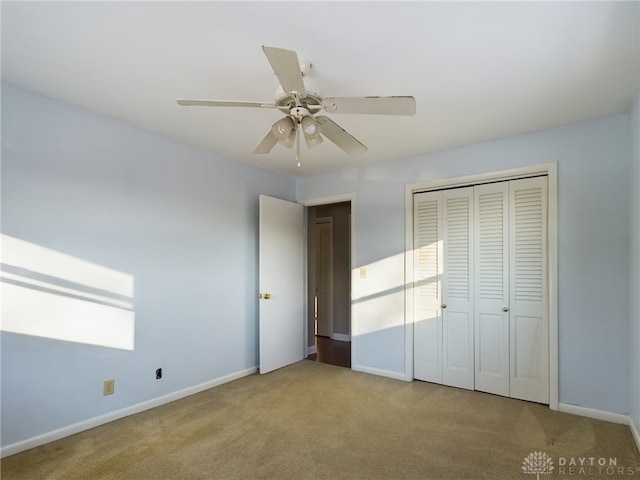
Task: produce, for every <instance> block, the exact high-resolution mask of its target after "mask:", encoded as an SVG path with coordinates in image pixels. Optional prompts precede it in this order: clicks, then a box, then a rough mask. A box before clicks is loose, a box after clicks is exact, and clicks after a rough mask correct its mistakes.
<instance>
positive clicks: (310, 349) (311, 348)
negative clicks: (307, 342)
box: [307, 345, 318, 356]
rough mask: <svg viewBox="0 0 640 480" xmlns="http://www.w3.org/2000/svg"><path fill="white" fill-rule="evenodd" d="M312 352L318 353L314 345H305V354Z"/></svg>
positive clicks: (311, 353)
mask: <svg viewBox="0 0 640 480" xmlns="http://www.w3.org/2000/svg"><path fill="white" fill-rule="evenodd" d="M314 353H318V348H317V347H316V346H315V345H311V346H310V347H307V356H309V355H313V354H314Z"/></svg>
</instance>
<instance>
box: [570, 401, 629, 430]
mask: <svg viewBox="0 0 640 480" xmlns="http://www.w3.org/2000/svg"><path fill="white" fill-rule="evenodd" d="M558 410H560V411H561V412H564V413H572V414H573V415H580V416H582V417H589V418H595V419H596V420H604V421H605V422H611V423H622V424H623V425H629V416H628V415H623V414H621V413H612V412H607V411H604V410H596V409H593V408H587V407H579V406H578V405H570V404H568V403H560V404H558Z"/></svg>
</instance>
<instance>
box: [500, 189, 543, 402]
mask: <svg viewBox="0 0 640 480" xmlns="http://www.w3.org/2000/svg"><path fill="white" fill-rule="evenodd" d="M509 197H510V198H509V201H510V205H511V208H510V214H509V217H510V218H509V224H510V245H509V250H510V262H509V263H510V276H511V284H512V288H511V294H510V297H511V302H510V337H511V338H510V347H511V362H510V363H511V379H510V396H511V397H514V398H520V399H523V400H530V401H534V402H540V403H549V314H548V285H547V178H546V177H536V178H528V179H523V180H513V181H511V182H509Z"/></svg>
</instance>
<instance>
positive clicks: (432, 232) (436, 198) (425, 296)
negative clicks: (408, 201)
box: [413, 192, 443, 383]
mask: <svg viewBox="0 0 640 480" xmlns="http://www.w3.org/2000/svg"><path fill="white" fill-rule="evenodd" d="M441 207H442V195H441V192H427V193H420V194H416V195H414V211H413V218H414V229H413V236H414V238H413V245H414V252H413V254H414V255H413V258H414V260H413V261H414V265H413V271H414V283H413V287H414V288H413V292H414V299H413V301H414V324H413V328H414V330H413V344H414V345H413V349H414V350H413V351H414V366H413V371H414V373H413V376H414V377H415V378H416V379H418V380H424V381H427V382H435V383H442V313H441V312H442V308H441V304H442V287H441V278H440V273H441V271H442V265H443V262H442V241H441V237H442V212H441Z"/></svg>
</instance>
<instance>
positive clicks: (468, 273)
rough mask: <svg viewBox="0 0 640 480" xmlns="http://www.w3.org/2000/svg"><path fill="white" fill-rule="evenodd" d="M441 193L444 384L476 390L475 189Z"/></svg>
mask: <svg viewBox="0 0 640 480" xmlns="http://www.w3.org/2000/svg"><path fill="white" fill-rule="evenodd" d="M441 193H442V214H443V222H442V230H443V232H442V233H443V235H442V239H443V242H442V245H443V248H442V250H443V253H444V255H443V259H444V265H443V270H444V272H443V273H441V276H442V285H443V289H442V383H443V384H444V385H450V386H453V387H459V388H467V389H470V390H473V387H474V354H473V351H474V337H473V263H472V261H471V256H472V246H473V229H472V223H471V218H472V213H473V187H468V188H456V189H452V190H445V191H443V192H441Z"/></svg>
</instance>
